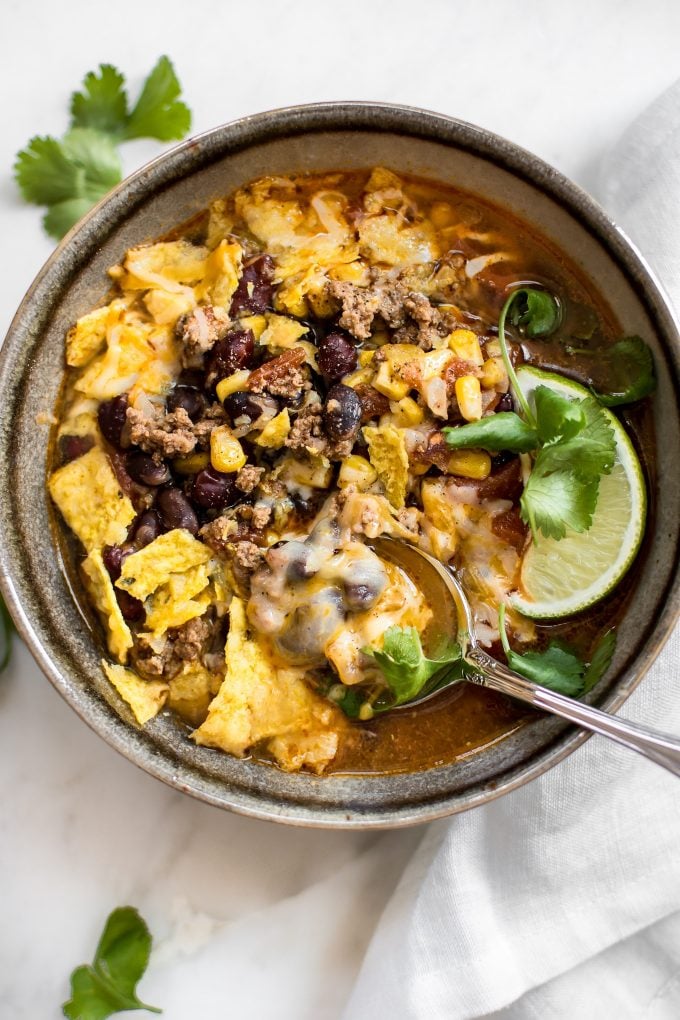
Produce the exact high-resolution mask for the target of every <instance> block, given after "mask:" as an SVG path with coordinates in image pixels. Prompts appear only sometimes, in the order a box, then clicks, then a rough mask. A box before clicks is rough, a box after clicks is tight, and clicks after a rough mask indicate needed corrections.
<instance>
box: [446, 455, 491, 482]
mask: <svg viewBox="0 0 680 1020" xmlns="http://www.w3.org/2000/svg"><path fill="white" fill-rule="evenodd" d="M446 471H447V473H448V474H450V475H459V476H460V477H461V478H474V479H475V480H477V481H483V480H484V479H485V478H488V477H489V475H490V473H491V457H490V456H489V454H488V453H487V452H486V450H454V452H453V453H452V454H451V456H450V457H449V459H448V463H447V465H446Z"/></svg>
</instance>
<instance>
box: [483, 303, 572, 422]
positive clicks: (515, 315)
mask: <svg viewBox="0 0 680 1020" xmlns="http://www.w3.org/2000/svg"><path fill="white" fill-rule="evenodd" d="M508 318H509V319H510V322H511V323H512V325H513V326H517V327H519V328H521V329H523V330H524V333H525V334H526V336H528V337H530V338H531V339H532V340H534V339H537V338H542V337H547V336H550V334H551V333H553V332H554V331H555V330H556V329H557V327H558V326H559V324H560V308H559V305H558V304H557V301H556V300H555V298H554V297H553V296H552V295H551V294H549V293H548V292H547V291H544V290H536V289H535V288H534V287H521V288H519V289H518V290H513V291H512V293H511V294H510V295H509V297H508V299H507V301H506V302H505V304H504V305H503V307H502V308H501V314H500V315H499V317H498V341H499V343H500V345H501V354H502V357H503V364H504V365H505V371H506V372H507V373H508V379H509V380H510V386H511V388H512V390H513V392H514V394H515V397H516V399H517V400H518V401H519V403H520V405H521V407H522V410H523V411H524V414H525V417H526V419H527V421H528V422H529V424H530V425H533V423H534V419H533V415H532V413H531V408H530V407H529V405H528V404H527V402H526V400H525V399H524V395H523V394H522V390H521V388H520V386H519V384H518V382H517V376H516V375H515V369H514V368H513V365H512V361H511V360H510V355H509V354H508V345H507V341H506V339H505V323H506V320H507V319H508Z"/></svg>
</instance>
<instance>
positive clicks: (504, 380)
mask: <svg viewBox="0 0 680 1020" xmlns="http://www.w3.org/2000/svg"><path fill="white" fill-rule="evenodd" d="M480 380H481V383H482V386H483V387H484V389H486V390H495V389H496V388H497V387H498V388H499V389H500V390H503V391H505V390H507V388H508V375H507V372H506V371H505V365H504V364H503V359H502V358H488V359H487V361H485V362H484V364H483V365H482V374H481V376H480Z"/></svg>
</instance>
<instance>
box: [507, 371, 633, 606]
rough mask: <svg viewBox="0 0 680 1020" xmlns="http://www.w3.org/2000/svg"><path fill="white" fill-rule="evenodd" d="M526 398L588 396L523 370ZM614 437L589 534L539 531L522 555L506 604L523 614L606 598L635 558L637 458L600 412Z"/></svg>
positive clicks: (567, 383) (568, 383)
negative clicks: (538, 393)
mask: <svg viewBox="0 0 680 1020" xmlns="http://www.w3.org/2000/svg"><path fill="white" fill-rule="evenodd" d="M517 378H518V380H519V384H520V386H521V387H522V390H523V391H524V393H525V394H526V395H527V396H529V395H530V394H531V393H532V392H533V390H534V389H535V388H536V387H537V386H549V387H550V389H552V390H555V391H556V392H557V393H559V394H560V396H563V397H567V398H569V397H571V398H573V399H581V398H583V397H587V396H591V394H590V392H589V391H588V390H587V389H586V388H585V387H584V386H581V385H579V383H576V382H572V380H571V379H565V378H564V377H563V376H560V375H555V374H554V373H553V372H544V371H541V370H540V369H537V368H529V367H527V366H524V367H522V368H520V369H519V370H518V372H517ZM602 411H603V413H604V414H605V415H606V417H607V420H608V422H609V424H610V425H611V427H612V428H613V430H614V435H615V437H616V462H615V464H614V467H613V469H612V472H611V474H609V475H603V476H602V478H601V479H600V488H599V493H598V499H597V506H596V508H595V514H594V515H593V523H592V525H591V527H590V528H589V529H588V531H584V532H582V533H581V534H577V533H576V532H574V531H568V532H567V534H566V535H565V536H564V538H562V539H560V540H559V541H557V540H556V539H554V538H545V537H544V536H543V535H542V534H540V533H539V535H538V538H537V541H536V542H532V543H531V545H530V546H529V547H528V548H527V550H526V552H525V553H524V558H523V561H522V569H521V575H520V587H519V591H518V592H517V593H516V594H515V595H513V596H512V597H511V600H510V602H511V605H512V607H513V608H514V609H517V610H519V612H520V613H523V614H524V615H525V616H531V617H534V618H536V619H557V618H558V617H562V616H570V615H571V614H572V613H578V612H580V611H581V610H583V609H587V608H588V606H592V605H593V604H594V603H595V602H599V601H600V599H603V598H604V597H605V595H608V594H609V592H610V591H612V589H613V588H615V587H616V585H617V584H618V583H619V581H620V580H621V578H622V577H623V575H624V574H625V573H626V571H627V570H628V568H629V567H630V565H631V563H632V562H633V560H634V559H635V556H636V554H637V551H638V549H639V548H640V543H641V542H642V536H643V534H644V530H645V518H646V516H647V495H646V491H645V483H644V479H643V476H642V469H641V467H640V461H639V460H638V458H637V454H636V453H635V450H634V449H633V446H632V443H631V441H630V439H629V438H628V436H627V435H626V432H625V430H624V429H623V427H622V425H621V424H620V422H619V421H618V419H617V418H615V416H614V415H613V414H612V413H611V411H608V410H607V408H603V409H602Z"/></svg>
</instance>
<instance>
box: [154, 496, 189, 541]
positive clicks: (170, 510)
mask: <svg viewBox="0 0 680 1020" xmlns="http://www.w3.org/2000/svg"><path fill="white" fill-rule="evenodd" d="M156 506H157V508H158V512H159V514H160V517H161V521H162V523H163V525H164V527H166V528H167V529H168V531H171V530H172V529H173V528H186V530H187V531H190V532H191V534H192V535H196V534H198V517H197V516H196V513H195V511H194V508H193V507H192V505H191V503H190V502H189V500H188V499H187V498H186V496H185V495H184V493H183V492H181V491H180V490H179V489H175V488H167V489H163V490H162V491H161V492H159V493H158V498H157V500H156Z"/></svg>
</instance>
